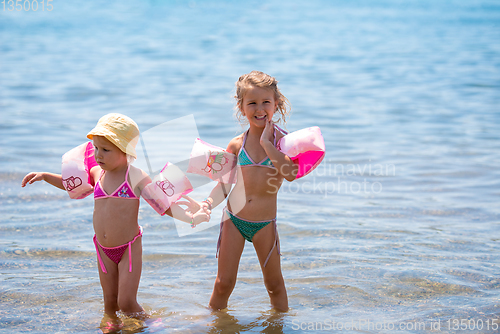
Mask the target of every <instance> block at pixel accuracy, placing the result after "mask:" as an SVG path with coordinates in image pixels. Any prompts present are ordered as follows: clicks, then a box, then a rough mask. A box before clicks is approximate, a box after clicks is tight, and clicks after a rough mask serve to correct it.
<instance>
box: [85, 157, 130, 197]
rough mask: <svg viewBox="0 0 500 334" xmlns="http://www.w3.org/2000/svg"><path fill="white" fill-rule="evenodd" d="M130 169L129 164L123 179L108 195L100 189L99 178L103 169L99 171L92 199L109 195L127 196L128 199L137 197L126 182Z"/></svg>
mask: <svg viewBox="0 0 500 334" xmlns="http://www.w3.org/2000/svg"><path fill="white" fill-rule="evenodd" d="M129 170H130V165H129V166H128V168H127V173H126V174H125V181H123V183H122V184H121V185H120V186H118V188H116V190H115V191H114V192H113V193H112V194H111V195H108V194H106V192H105V191H104V189H102V187H101V178H102V176H103V174H104V171H101V176H100V177H99V181H97V183H96V184H95V187H94V199H100V198H110V197H115V198H129V199H139V197H137V196H135V194H134V192H133V191H132V187H131V186H130V184H129V183H128V171H129Z"/></svg>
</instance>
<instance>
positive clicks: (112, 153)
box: [92, 136, 127, 170]
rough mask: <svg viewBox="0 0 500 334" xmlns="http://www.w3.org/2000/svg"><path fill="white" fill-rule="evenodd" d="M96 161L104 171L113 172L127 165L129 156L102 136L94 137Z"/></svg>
mask: <svg viewBox="0 0 500 334" xmlns="http://www.w3.org/2000/svg"><path fill="white" fill-rule="evenodd" d="M92 141H93V142H94V157H95V161H96V162H97V163H98V164H99V166H100V167H101V168H102V169H103V170H113V169H115V168H117V167H120V166H123V165H124V164H125V165H126V164H127V155H126V154H125V153H123V152H122V151H121V150H120V149H119V148H118V147H116V146H115V145H114V144H113V143H111V142H110V141H109V140H107V139H106V138H105V137H102V136H94V137H93V138H92Z"/></svg>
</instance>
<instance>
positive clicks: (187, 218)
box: [129, 166, 210, 225]
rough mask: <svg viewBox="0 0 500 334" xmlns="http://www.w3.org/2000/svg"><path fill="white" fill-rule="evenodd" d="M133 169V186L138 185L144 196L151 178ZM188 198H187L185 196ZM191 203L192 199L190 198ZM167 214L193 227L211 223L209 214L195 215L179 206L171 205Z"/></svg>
mask: <svg viewBox="0 0 500 334" xmlns="http://www.w3.org/2000/svg"><path fill="white" fill-rule="evenodd" d="M132 167H133V168H131V169H130V173H129V175H130V179H131V181H132V184H137V185H136V187H137V188H138V189H139V192H140V193H141V194H142V191H143V190H144V187H145V186H147V185H148V184H150V183H151V182H152V180H151V178H150V177H149V175H148V174H146V173H145V172H144V171H143V170H141V169H139V168H136V167H134V166H132ZM184 197H187V196H184ZM189 199H190V200H191V201H194V200H192V199H191V198H189ZM165 214H167V215H169V216H170V217H172V218H175V219H178V220H181V221H183V222H186V223H191V224H193V225H198V224H200V223H202V222H204V221H209V220H210V216H209V214H208V213H206V212H204V211H202V210H199V207H198V210H197V211H195V212H194V213H190V212H188V210H184V209H183V208H181V207H180V205H179V204H177V203H173V204H172V205H170V208H168V209H167V211H165Z"/></svg>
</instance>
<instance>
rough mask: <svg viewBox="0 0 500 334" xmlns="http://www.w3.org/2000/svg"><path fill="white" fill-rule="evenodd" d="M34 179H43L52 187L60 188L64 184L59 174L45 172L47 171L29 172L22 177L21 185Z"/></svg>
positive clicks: (30, 182)
mask: <svg viewBox="0 0 500 334" xmlns="http://www.w3.org/2000/svg"><path fill="white" fill-rule="evenodd" d="M36 181H45V182H47V183H49V184H51V185H53V186H54V187H57V188H59V189H62V190H66V189H64V186H63V184H62V176H61V175H59V174H53V173H47V172H31V173H29V174H28V175H26V176H25V177H24V178H23V181H22V182H21V187H25V186H26V184H28V183H29V184H32V183H34V182H36Z"/></svg>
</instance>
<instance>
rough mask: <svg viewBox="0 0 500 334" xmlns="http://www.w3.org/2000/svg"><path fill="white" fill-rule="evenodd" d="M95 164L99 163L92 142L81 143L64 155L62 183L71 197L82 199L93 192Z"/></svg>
mask: <svg viewBox="0 0 500 334" xmlns="http://www.w3.org/2000/svg"><path fill="white" fill-rule="evenodd" d="M94 166H97V163H96V161H95V158H94V145H93V144H92V143H91V142H87V143H84V144H81V145H80V146H77V147H75V148H74V149H71V150H69V151H68V152H66V153H65V154H64V155H63V156H62V166H61V176H62V183H63V186H64V189H66V191H67V192H68V194H69V197H70V198H73V199H81V198H85V197H87V196H88V195H90V194H92V192H93V191H94V184H93V181H92V178H91V176H90V170H91V169H92V167H94Z"/></svg>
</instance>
